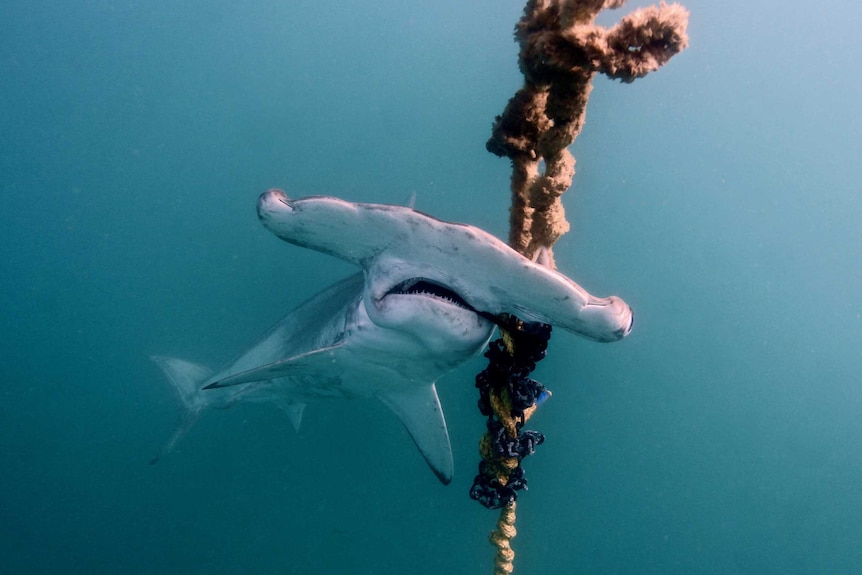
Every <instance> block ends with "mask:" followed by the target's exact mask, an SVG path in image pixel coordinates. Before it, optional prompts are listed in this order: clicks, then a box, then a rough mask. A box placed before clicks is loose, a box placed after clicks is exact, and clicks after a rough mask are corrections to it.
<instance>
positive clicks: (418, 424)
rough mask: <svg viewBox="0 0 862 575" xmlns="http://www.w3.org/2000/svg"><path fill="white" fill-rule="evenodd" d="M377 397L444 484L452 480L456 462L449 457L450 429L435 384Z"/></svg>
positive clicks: (450, 448)
mask: <svg viewBox="0 0 862 575" xmlns="http://www.w3.org/2000/svg"><path fill="white" fill-rule="evenodd" d="M379 397H380V400H381V401H382V402H383V403H384V404H386V406H387V407H389V409H391V410H392V411H393V412H394V413H395V415H397V416H398V418H399V419H400V420H401V423H403V424H404V427H406V428H407V431H408V432H409V433H410V437H412V438H413V441H414V442H415V443H416V447H418V448H419V451H420V452H421V453H422V456H423V457H425V461H427V462H428V465H429V466H430V467H431V470H432V471H434V473H435V474H436V475H437V477H438V478H439V479H440V481H442V482H443V484H444V485H448V484H449V482H450V481H452V474H453V473H454V470H455V463H454V462H453V460H452V446H451V444H450V443H449V431H448V430H447V429H446V420H445V419H444V417H443V410H442V409H441V407H440V399H439V398H438V397H437V388H436V387H435V386H434V384H433V383H432V384H431V385H429V386H427V387H418V388H417V387H412V388H407V389H405V390H403V391H398V392H389V393H386V394H382V395H380V396H379Z"/></svg>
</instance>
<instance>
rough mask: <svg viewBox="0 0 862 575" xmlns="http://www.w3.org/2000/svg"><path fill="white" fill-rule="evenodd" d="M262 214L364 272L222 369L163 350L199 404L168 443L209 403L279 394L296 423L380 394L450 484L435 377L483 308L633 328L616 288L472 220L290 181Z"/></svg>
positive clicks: (459, 353) (479, 334)
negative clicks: (586, 282) (336, 400)
mask: <svg viewBox="0 0 862 575" xmlns="http://www.w3.org/2000/svg"><path fill="white" fill-rule="evenodd" d="M258 215H259V217H260V219H261V221H262V222H263V224H264V225H265V226H266V227H267V228H268V229H270V230H271V231H273V233H275V234H276V235H277V236H279V237H280V238H282V239H284V240H286V241H288V242H291V243H294V244H297V245H300V246H304V247H309V248H312V249H315V250H318V251H321V252H324V253H329V254H331V255H335V256H337V257H340V258H342V259H345V260H347V261H350V262H352V263H355V264H357V265H359V266H360V267H361V268H362V273H360V274H357V275H354V276H351V277H349V278H346V279H344V280H342V281H340V282H338V283H336V284H335V285H333V286H331V287H329V288H327V289H326V290H324V291H323V292H321V293H319V294H318V295H316V296H315V297H313V298H312V299H310V300H308V301H307V302H305V303H304V304H302V305H301V306H299V307H298V308H296V309H295V310H294V311H293V312H291V313H290V314H288V315H287V316H286V317H285V318H284V319H283V320H282V321H280V322H279V323H278V324H276V325H275V326H274V327H273V328H272V329H271V330H270V331H268V332H267V333H266V334H264V335H263V336H262V337H261V338H260V340H259V341H258V342H257V343H256V344H255V345H253V346H252V347H250V348H249V349H248V350H247V351H245V352H244V353H242V354H241V355H240V356H239V357H237V358H236V359H235V360H234V361H232V362H230V363H229V364H228V365H227V366H226V367H225V368H223V369H222V370H221V371H219V372H218V373H216V374H214V375H211V376H210V375H209V372H208V371H207V370H206V368H203V367H201V366H197V365H195V364H192V363H189V362H185V361H183V360H177V359H171V358H163V357H159V358H154V359H155V360H156V361H157V363H158V364H159V365H160V366H161V367H162V368H163V369H164V370H165V372H166V373H167V375H168V378H169V379H170V380H171V382H173V383H174V385H175V387H176V388H177V389H178V393H179V395H180V397H181V399H182V400H183V403H184V405H186V407H187V412H188V413H189V414H191V415H187V416H186V417H185V418H184V423H183V426H181V428H180V429H179V430H178V432H177V433H176V434H175V435H174V437H173V438H172V440H171V442H169V444H168V445H167V446H166V448H165V450H164V451H163V453H165V452H167V451H169V450H170V449H171V448H172V447H173V445H174V444H175V442H176V440H177V439H179V437H181V435H182V433H184V432H185V430H187V429H188V427H189V426H190V425H191V423H193V422H194V420H195V419H196V417H197V414H199V413H200V412H201V410H202V409H203V408H205V407H210V406H212V407H216V406H219V405H221V406H228V405H231V404H232V403H234V402H236V401H239V400H242V401H253V400H254V401H274V402H276V403H277V404H278V405H280V406H281V407H282V408H283V409H284V410H285V411H286V412H287V413H288V415H289V416H290V417H291V420H292V421H293V423H294V425H295V426H298V425H299V422H300V418H301V414H302V410H303V407H304V406H305V404H306V402H308V401H309V400H312V399H316V398H322V397H346V398H350V397H377V398H379V399H380V400H381V401H383V403H385V404H386V405H387V406H389V407H390V408H391V409H392V411H393V412H395V414H396V415H398V417H399V418H400V419H401V421H402V422H403V423H404V425H405V427H406V428H407V430H408V431H409V433H410V435H411V437H412V438H413V439H414V441H415V442H416V445H417V446H418V447H419V450H420V452H421V453H422V455H423V456H424V457H425V459H426V461H427V462H428V464H429V465H430V467H431V468H432V469H433V470H434V472H435V473H436V474H437V476H438V477H439V478H440V480H441V481H443V482H444V483H448V482H449V481H450V480H451V477H452V473H453V464H452V452H451V446H450V444H449V436H448V432H447V430H446V423H445V419H444V417H443V412H442V409H441V407H440V402H439V399H438V397H437V391H436V388H435V382H436V381H437V380H438V379H439V378H440V377H441V376H442V375H444V374H445V373H447V372H449V371H451V370H452V369H454V368H456V367H457V366H458V365H460V364H462V363H463V362H465V361H467V360H468V359H469V358H471V357H473V356H475V355H476V354H478V353H479V352H480V351H481V350H482V349H483V348H484V347H485V345H486V344H487V341H488V339H489V338H490V336H491V333H492V331H493V329H494V324H493V323H492V322H491V321H489V320H488V319H487V318H491V317H493V316H497V315H499V314H502V313H510V314H513V315H516V316H518V317H520V318H521V319H524V320H528V321H541V322H544V323H549V324H551V325H554V326H558V327H562V328H564V329H567V330H569V331H572V332H575V333H578V334H580V335H583V336H585V337H587V338H590V339H593V340H596V341H615V340H618V339H620V338H622V337H624V336H625V335H626V334H628V332H629V331H630V329H631V318H632V315H631V310H630V309H629V307H628V306H627V305H625V303H624V302H622V300H620V299H619V298H615V297H610V298H595V297H593V296H591V295H590V294H589V293H587V292H586V291H585V290H584V289H583V288H581V287H580V286H578V285H577V284H576V283H574V282H573V281H572V280H570V279H569V278H567V277H565V276H563V275H562V274H559V273H557V272H555V271H552V270H549V269H547V268H545V267H543V266H541V265H539V264H537V263H534V262H531V261H530V260H528V259H526V258H524V257H523V256H521V255H519V254H518V253H516V252H515V251H513V250H511V249H510V248H509V247H508V246H506V245H505V244H504V243H503V242H501V241H499V240H498V239H497V238H495V237H493V236H491V235H490V234H487V233H485V232H483V231H482V230H479V229H477V228H474V227H471V226H466V225H461V224H450V223H446V222H442V221H440V220H436V219H434V218H432V217H430V216H427V215H425V214H422V213H420V212H417V211H415V210H412V209H410V208H405V207H397V206H383V205H376V204H353V203H349V202H344V201H342V200H338V199H336V198H329V197H310V198H303V199H299V200H292V201H291V200H288V199H287V197H286V196H285V195H284V193H283V192H281V191H280V190H270V191H268V192H266V193H264V194H263V195H262V196H261V198H260V200H259V202H258ZM231 386H240V387H231ZM201 387H204V388H205V390H204V391H200V389H201ZM225 387H231V389H222V388H225Z"/></svg>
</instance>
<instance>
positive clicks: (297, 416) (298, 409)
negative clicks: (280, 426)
mask: <svg viewBox="0 0 862 575" xmlns="http://www.w3.org/2000/svg"><path fill="white" fill-rule="evenodd" d="M274 401H275V404H276V405H277V406H278V407H279V409H281V410H282V411H283V412H285V413H286V414H287V417H288V419H290V423H292V424H293V429H294V430H296V431H299V426H300V424H301V423H302V412H303V410H304V409H305V404H304V403H294V402H292V401H289V400H287V399H284V398H281V397H279V398H276V399H275V400H274Z"/></svg>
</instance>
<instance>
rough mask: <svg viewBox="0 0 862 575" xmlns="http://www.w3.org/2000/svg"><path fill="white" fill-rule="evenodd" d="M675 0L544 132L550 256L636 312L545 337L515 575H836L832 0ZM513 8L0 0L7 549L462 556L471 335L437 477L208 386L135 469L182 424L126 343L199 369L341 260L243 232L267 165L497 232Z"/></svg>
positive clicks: (836, 15) (837, 339) (480, 545)
mask: <svg viewBox="0 0 862 575" xmlns="http://www.w3.org/2000/svg"><path fill="white" fill-rule="evenodd" d="M647 4H649V2H629V3H628V4H627V5H626V6H625V7H624V8H623V9H621V10H618V11H614V12H606V13H603V14H602V16H601V18H600V20H599V21H600V22H601V23H605V24H612V23H613V22H615V21H617V20H618V19H619V18H620V17H621V15H622V14H624V13H627V12H629V11H631V10H632V9H633V8H635V7H637V6H641V5H647ZM685 5H686V6H687V7H688V8H689V9H690V11H691V20H690V24H689V29H688V31H689V36H690V47H689V48H688V49H687V50H685V51H684V52H683V53H682V54H680V55H678V56H676V57H675V58H673V59H672V60H671V62H670V63H669V64H667V65H666V66H665V67H664V68H662V69H660V70H659V71H657V72H654V73H652V74H650V75H649V76H647V77H645V78H643V79H640V80H638V81H636V82H635V83H633V84H630V85H624V84H620V83H619V82H611V81H609V80H607V79H606V78H604V77H601V76H599V77H597V78H596V81H595V89H594V91H593V93H592V97H591V101H590V103H589V106H588V109H587V123H586V126H585V129H584V131H583V133H582V134H581V136H580V137H579V138H578V140H577V141H576V142H575V144H574V146H573V147H572V151H573V153H574V155H575V156H576V158H577V170H578V172H577V174H576V176H575V181H574V186H573V189H572V190H571V191H570V192H569V193H568V194H566V195H565V196H564V203H565V205H566V208H567V210H568V215H569V219H570V222H571V223H572V231H571V232H570V233H569V234H567V235H566V236H564V237H563V238H562V240H561V241H560V242H559V243H558V244H557V246H556V250H555V253H556V259H557V264H558V266H559V268H560V270H561V271H563V272H564V273H566V274H567V275H569V276H571V277H573V278H574V279H575V280H576V281H578V282H579V283H580V284H581V285H583V286H584V287H585V288H587V289H588V290H590V291H591V292H592V293H595V294H597V295H610V294H616V295H619V296H621V297H623V298H624V299H625V300H626V301H627V302H628V303H629V304H631V305H632V307H633V308H634V310H635V318H636V320H635V326H634V331H633V333H632V334H631V336H629V337H628V338H627V339H625V340H623V341H622V342H620V343H616V344H612V345H607V344H596V343H592V342H589V341H586V340H584V339H579V338H577V337H576V336H574V335H571V334H569V333H565V332H563V331H558V332H555V334H554V337H553V338H552V340H551V345H550V350H549V354H548V357H547V359H546V360H545V361H544V362H542V364H540V366H539V369H538V370H537V372H536V375H535V377H536V378H537V379H539V380H540V381H542V382H543V383H544V384H545V385H546V386H548V387H549V388H550V389H551V390H552V391H553V392H554V395H553V398H552V399H551V400H550V401H548V402H546V403H545V404H544V405H543V406H542V408H541V409H540V410H539V412H538V413H537V414H536V416H535V417H534V418H533V419H532V420H531V421H530V424H529V427H530V428H532V429H537V430H539V431H541V432H543V433H544V434H545V435H546V437H547V441H546V442H545V444H543V445H542V446H541V447H540V448H539V449H538V451H537V453H536V454H535V455H534V456H532V457H530V458H528V459H527V460H526V461H525V467H526V470H527V477H528V480H529V482H530V490H529V491H528V492H525V493H523V494H522V495H521V497H520V499H519V505H518V524H517V528H518V536H517V537H516V539H515V540H514V542H513V546H514V548H515V551H516V553H517V556H516V558H515V573H516V574H517V573H525V574H526V573H536V574H538V573H543V574H549V573H561V574H562V573H565V574H570V573H632V574H634V573H638V574H642V573H715V574H726V573H775V574H778V573H781V574H787V573H799V574H803V573H859V572H862V545H860V541H862V448H860V444H862V416H860V414H862V381H860V376H859V373H860V368H862V357H860V351H862V301H860V294H862V257H860V253H862V231H860V230H862V227H860V224H859V221H860V216H862V195H861V194H860V191H862V190H860V187H862V185H860V177H859V166H860V160H862V145H860V141H862V140H860V133H862V114H860V111H859V102H860V101H862V75H860V74H859V62H860V61H862V47H861V46H860V44H859V42H858V32H857V30H856V29H857V27H858V23H859V22H860V21H862V7H860V5H859V3H857V2H851V1H849V0H833V1H824V2H818V3H813V4H812V3H809V2H805V3H803V2H779V1H776V0H764V1H760V2H756V3H752V2H745V1H742V0H729V1H726V2H707V1H704V0H686V1H685ZM522 9H523V3H522V1H521V0H506V1H499V0H470V1H464V0H458V1H455V0H436V1H434V2H413V1H406V2H404V1H400V2H398V1H394V0H386V1H384V2H343V1H342V2H335V1H332V0H314V1H310V0H285V1H281V2H275V1H271V0H266V1H259V2H227V1H224V0H214V1H211V2H197V1H183V2H176V1H171V2H168V1H164V0H148V1H132V0H128V1H124V0H92V1H72V2H65V1H59V0H55V1H40V0H27V1H23V0H5V1H4V2H3V3H2V4H0V30H2V33H0V190H2V201H0V250H2V258H0V286H2V290H0V334H2V336H0V354H2V355H0V365H2V368H0V369H2V383H0V572H2V573H10V574H11V573H15V574H17V573H22V574H41V573H90V574H94V573H97V574H103V573H124V574H157V573H185V574H195V573H199V574H204V573H206V574H207V575H215V574H232V573H240V572H242V573H284V574H290V575H293V574H297V575H299V574H303V575H315V574H323V573H327V574H329V573H334V574H341V573H352V574H382V573H407V572H410V573H417V574H423V573H428V574H430V573H448V574H465V575H466V574H471V575H473V574H477V573H478V574H481V573H487V574H490V573H492V559H493V548H492V547H491V546H490V545H489V544H488V542H487V539H486V538H487V534H488V533H489V532H490V530H491V529H492V528H493V525H494V522H495V521H496V517H497V513H496V512H492V511H488V510H486V509H484V508H482V507H481V506H480V505H478V504H477V503H475V502H474V501H471V500H470V499H469V497H468V495H467V493H468V490H469V487H470V484H471V481H472V478H473V475H474V474H475V472H476V466H477V463H478V454H477V442H478V438H479V437H480V435H481V433H482V432H483V430H484V421H483V418H482V417H481V415H480V414H479V413H478V410H477V409H476V399H477V392H476V390H475V388H474V386H473V378H474V376H475V374H476V373H477V372H478V371H480V370H481V369H482V368H483V367H484V361H483V360H482V358H477V359H475V360H473V361H471V362H470V363H469V364H467V365H466V366H464V368H462V369H460V370H458V371H457V372H455V373H452V374H450V375H449V376H447V377H445V378H444V379H443V380H441V382H440V383H439V384H438V390H439V394H440V397H441V401H442V404H443V408H444V411H445V413H446V416H447V421H448V424H449V431H450V435H451V439H452V443H453V448H454V455H455V467H456V472H455V478H454V480H453V482H452V484H451V485H449V486H445V487H444V486H442V485H441V484H440V483H439V482H438V480H437V479H436V478H435V477H434V475H433V474H432V473H431V472H430V471H429V469H428V468H427V466H426V464H425V462H424V461H423V459H422V457H421V455H420V454H419V453H418V451H417V450H416V449H415V447H414V446H413V443H412V441H411V439H410V438H409V436H408V435H407V433H406V432H405V431H404V429H403V427H402V426H401V424H400V422H399V421H398V420H397V418H396V417H395V416H393V415H392V414H391V413H390V412H388V410H387V409H386V408H385V407H384V406H383V405H382V404H381V403H379V402H377V401H374V400H364V401H353V402H350V401H330V402H322V403H315V404H311V405H310V406H309V407H308V409H307V410H306V412H305V416H304V421H303V426H302V429H301V430H300V431H299V432H298V433H296V432H294V430H293V428H292V426H291V424H290V422H289V421H288V419H287V418H286V417H285V416H284V414H283V413H282V412H281V411H279V410H278V409H277V408H276V407H275V406H273V405H261V404H248V405H246V404H242V405H238V406H236V407H234V408H233V409H229V410H223V411H212V412H208V413H205V414H204V415H203V417H202V418H201V420H200V421H199V422H198V423H197V424H196V426H195V427H194V428H192V430H191V431H190V433H189V434H188V435H187V436H186V437H185V438H184V439H183V440H182V441H181V442H180V443H179V445H178V446H177V449H176V451H175V452H173V453H172V454H170V455H169V456H167V457H165V458H164V459H163V460H162V461H161V462H160V463H159V464H158V465H154V466H149V465H148V461H149V460H150V459H151V458H152V457H153V456H154V455H155V454H157V453H158V452H159V450H160V449H161V446H162V445H163V444H164V442H165V441H167V439H168V438H169V437H170V435H171V433H172V432H173V430H174V427H175V426H176V424H177V422H178V419H179V413H180V412H179V406H178V405H177V403H176V401H175V399H174V396H173V393H172V391H171V389H170V386H169V384H168V383H167V381H166V380H165V379H164V377H163V375H162V374H161V373H160V371H159V369H158V368H157V367H156V365H155V364H153V363H152V362H151V361H150V360H149V356H150V355H153V354H165V355H173V356H177V357H182V358H186V359H189V360H193V361H197V362H201V363H204V364H207V365H210V366H211V367H217V366H219V365H220V364H221V363H222V362H224V361H226V360H228V359H230V358H231V357H233V356H234V354H236V353H237V352H238V351H240V350H242V349H243V348H244V347H245V346H247V345H248V344H250V343H251V342H253V341H254V340H255V339H256V338H257V336H258V335H260V334H261V333H262V332H263V331H264V330H265V329H267V328H268V327H269V326H270V325H271V324H272V323H274V322H275V321H276V320H278V319H279V318H280V317H281V316H283V315H284V314H285V313H286V312H288V311H289V310H290V309H292V308H293V307H294V306H295V305H297V304H299V303H300V302H302V301H303V300H305V299H306V298H308V297H309V296H311V295H313V294H314V293H316V292H317V291H318V290H320V289H322V288H323V287H325V286H327V285H329V283H331V282H333V281H335V280H337V279H339V278H341V277H343V276H345V275H347V274H349V273H351V272H352V271H353V270H352V268H351V267H350V266H349V265H347V264H345V263H343V262H341V261H338V260H335V259H333V258H331V257H328V256H325V255H322V254H319V253H316V252H311V251H308V250H303V249H301V248H298V247H295V246H291V245H288V244H286V243H284V242H281V241H279V240H278V239H277V238H275V237H274V236H272V234H270V233H269V232H267V231H266V230H264V229H263V227H262V226H261V225H260V224H259V223H258V221H257V217H256V215H255V204H256V199H257V196H258V195H259V194H260V193H261V192H262V191H264V190H265V189H267V188H269V187H282V188H284V189H285V190H286V191H287V193H288V194H289V195H291V196H294V197H297V196H304V195H310V194H330V195H337V196H339V197H341V198H344V199H347V200H351V201H369V202H381V203H395V204H403V203H404V202H405V201H407V198H408V197H409V196H410V195H411V194H413V193H415V195H416V198H417V199H416V207H417V208H418V209H420V210H422V211H424V212H427V213H430V214H433V215H435V216H437V217H439V218H442V219H445V220H450V221H460V222H465V223H470V224H473V225H476V226H479V227H482V228H484V229H486V230H488V231H490V232H492V233H494V234H496V235H497V236H499V237H505V235H506V231H507V209H508V203H509V202H508V197H509V193H508V178H509V166H508V162H507V161H506V160H502V159H499V158H496V157H494V156H492V155H491V154H489V153H487V152H486V151H485V149H484V143H485V141H486V139H487V138H488V136H489V134H490V126H491V122H492V120H493V118H494V116H495V115H497V114H499V113H500V112H501V111H502V109H503V107H504V105H505V103H506V101H507V100H508V98H509V97H510V96H511V95H512V94H513V93H514V91H515V90H516V89H517V88H518V87H519V86H520V84H521V75H520V73H519V71H518V68H517V61H516V54H517V46H516V44H515V42H514V41H513V39H512V29H513V26H514V24H515V22H516V21H517V20H518V18H519V17H520V14H521V11H522Z"/></svg>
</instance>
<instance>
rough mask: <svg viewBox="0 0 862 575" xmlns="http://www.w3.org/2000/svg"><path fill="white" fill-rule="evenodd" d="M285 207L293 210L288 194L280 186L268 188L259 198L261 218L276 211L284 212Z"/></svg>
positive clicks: (258, 209) (259, 214)
mask: <svg viewBox="0 0 862 575" xmlns="http://www.w3.org/2000/svg"><path fill="white" fill-rule="evenodd" d="M285 209H287V210H292V209H293V208H292V207H291V205H290V199H289V198H288V197H287V194H285V193H284V190H279V189H278V188H270V189H268V190H267V191H265V192H264V193H262V194H261V195H260V198H258V200H257V215H258V217H259V218H261V219H263V218H264V217H266V216H269V215H272V214H274V213H276V212H283V211H285Z"/></svg>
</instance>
